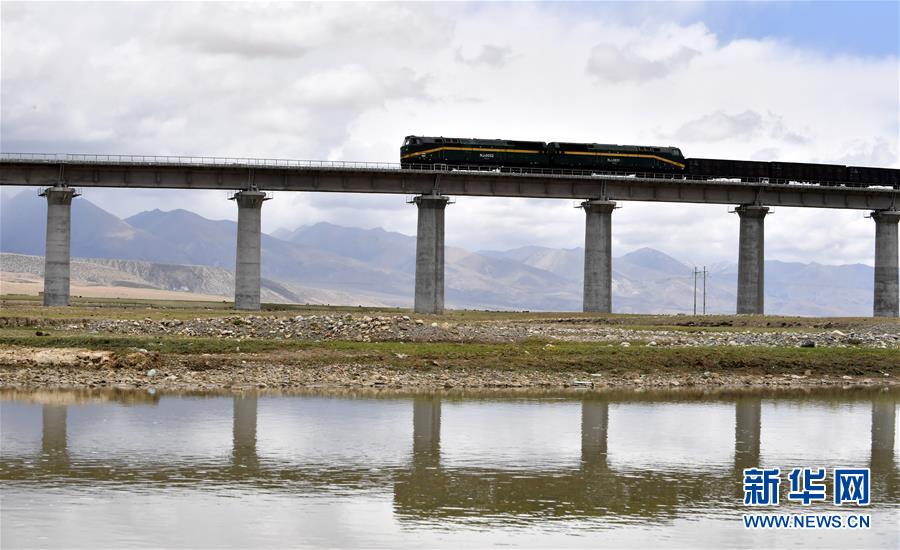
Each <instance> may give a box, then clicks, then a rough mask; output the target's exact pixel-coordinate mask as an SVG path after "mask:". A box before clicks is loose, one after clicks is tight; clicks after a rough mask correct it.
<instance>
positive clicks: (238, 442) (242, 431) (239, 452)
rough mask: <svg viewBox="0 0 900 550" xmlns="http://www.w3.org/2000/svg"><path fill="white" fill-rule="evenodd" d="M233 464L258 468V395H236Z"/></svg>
mask: <svg viewBox="0 0 900 550" xmlns="http://www.w3.org/2000/svg"><path fill="white" fill-rule="evenodd" d="M232 433H233V443H232V445H233V450H232V457H233V462H232V464H233V465H234V467H236V468H249V469H256V468H257V467H258V466H259V458H258V457H257V454H256V396H255V395H237V396H235V397H234V430H233V432H232Z"/></svg>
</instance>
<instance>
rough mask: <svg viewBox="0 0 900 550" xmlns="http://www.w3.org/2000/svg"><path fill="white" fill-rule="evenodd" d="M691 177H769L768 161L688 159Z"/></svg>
mask: <svg viewBox="0 0 900 550" xmlns="http://www.w3.org/2000/svg"><path fill="white" fill-rule="evenodd" d="M687 163H688V168H687V170H688V173H689V174H690V175H691V176H692V177H706V178H729V179H737V178H741V179H756V178H768V177H769V163H768V162H758V161H753V160H728V159H695V158H692V159H688V160H687Z"/></svg>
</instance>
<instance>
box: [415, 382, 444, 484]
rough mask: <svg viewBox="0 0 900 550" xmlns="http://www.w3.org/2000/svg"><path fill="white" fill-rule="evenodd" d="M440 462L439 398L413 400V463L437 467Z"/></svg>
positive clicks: (418, 466)
mask: <svg viewBox="0 0 900 550" xmlns="http://www.w3.org/2000/svg"><path fill="white" fill-rule="evenodd" d="M440 462H441V399H440V398H439V397H433V396H425V397H417V398H416V399H415V400H413V463H414V465H415V467H416V468H437V467H439V466H440Z"/></svg>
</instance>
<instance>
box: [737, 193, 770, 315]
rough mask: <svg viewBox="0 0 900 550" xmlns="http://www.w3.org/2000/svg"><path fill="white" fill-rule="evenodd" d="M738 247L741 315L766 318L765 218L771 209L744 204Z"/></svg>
mask: <svg viewBox="0 0 900 550" xmlns="http://www.w3.org/2000/svg"><path fill="white" fill-rule="evenodd" d="M734 211H735V212H737V214H738V216H740V218H741V230H740V237H739V245H738V284H737V313H738V315H740V314H748V315H762V314H763V312H764V311H763V310H764V306H763V303H764V293H765V281H764V276H765V260H766V258H765V219H766V214H768V213H769V207H767V206H759V205H756V204H743V205H741V206H738V207H737V208H735V209H734Z"/></svg>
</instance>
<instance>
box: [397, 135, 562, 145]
mask: <svg viewBox="0 0 900 550" xmlns="http://www.w3.org/2000/svg"><path fill="white" fill-rule="evenodd" d="M412 139H417V140H418V143H458V144H461V145H478V144H482V145H522V144H527V145H534V146H540V147H544V146H546V145H547V144H546V143H545V142H543V141H518V140H513V139H484V138H460V137H444V136H406V138H405V139H404V143H409V142H410V140H412Z"/></svg>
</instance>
